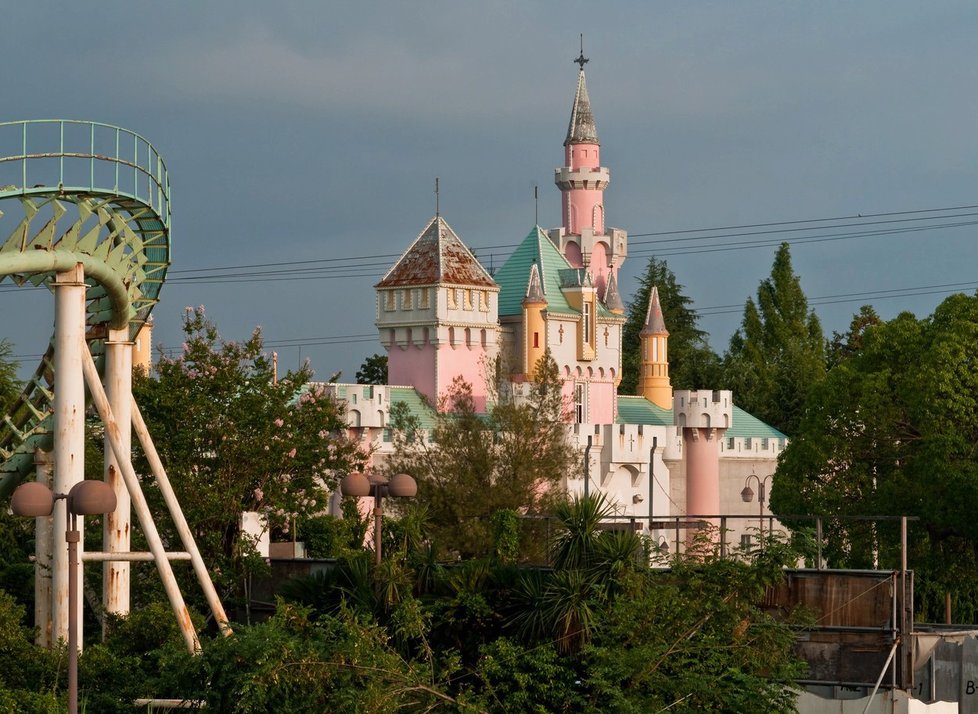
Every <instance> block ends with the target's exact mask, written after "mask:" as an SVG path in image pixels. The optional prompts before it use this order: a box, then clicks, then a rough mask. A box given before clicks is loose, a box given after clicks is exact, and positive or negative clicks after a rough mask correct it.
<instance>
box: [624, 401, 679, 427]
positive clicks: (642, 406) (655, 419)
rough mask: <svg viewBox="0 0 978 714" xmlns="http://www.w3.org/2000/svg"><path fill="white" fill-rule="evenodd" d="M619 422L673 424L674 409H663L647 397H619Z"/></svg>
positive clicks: (657, 424)
mask: <svg viewBox="0 0 978 714" xmlns="http://www.w3.org/2000/svg"><path fill="white" fill-rule="evenodd" d="M617 423H618V424H653V425H655V426H672V409H663V408H662V407H660V406H658V405H657V404H653V403H652V402H650V401H649V400H648V399H646V398H645V397H626V396H619V397H618V420H617Z"/></svg>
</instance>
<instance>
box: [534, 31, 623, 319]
mask: <svg viewBox="0 0 978 714" xmlns="http://www.w3.org/2000/svg"><path fill="white" fill-rule="evenodd" d="M574 61H575V62H577V63H578V64H579V65H580V68H581V69H580V72H578V76H577V92H576V93H575V95H574V105H573V107H572V108H571V117H570V124H569V125H568V127H567V138H566V139H565V140H564V163H565V165H564V166H563V167H561V168H559V169H556V170H555V171H554V183H556V184H557V187H558V188H559V189H560V192H561V206H562V210H563V227H562V228H555V229H553V230H552V231H550V238H551V240H552V241H553V242H554V244H555V245H557V247H558V248H560V251H561V253H563V255H564V257H565V258H567V261H568V262H569V263H570V264H571V265H573V266H574V267H576V268H582V267H583V268H588V269H589V270H590V271H591V274H592V276H593V279H594V285H595V287H596V288H597V290H598V298H599V299H600V300H602V301H603V300H604V299H605V290H606V287H607V285H608V276H609V275H610V274H611V273H614V272H615V271H617V270H618V267H619V266H620V265H621V264H622V262H623V261H624V260H625V256H626V255H627V253H628V234H627V233H626V232H625V231H623V230H620V229H617V228H610V229H607V230H606V229H605V215H604V214H605V212H604V189H605V188H606V187H607V186H608V183H609V182H610V181H611V171H610V170H609V169H608V168H607V167H605V166H601V144H600V142H599V141H598V130H597V126H596V125H595V122H594V113H593V112H592V111H591V100H590V98H589V97H588V93H587V82H586V80H585V77H584V65H585V64H586V63H587V62H588V61H589V60H588V59H587V58H586V57H585V56H584V51H583V47H582V49H581V55H580V56H579V57H578V58H577V59H576V60H574Z"/></svg>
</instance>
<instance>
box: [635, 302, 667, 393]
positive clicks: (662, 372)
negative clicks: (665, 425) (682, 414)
mask: <svg viewBox="0 0 978 714" xmlns="http://www.w3.org/2000/svg"><path fill="white" fill-rule="evenodd" d="M639 335H640V336H641V339H642V366H641V370H640V372H639V379H638V393H639V396H642V397H645V398H646V399H648V400H649V401H650V402H652V403H653V404H656V405H658V406H660V407H662V408H663V409H672V384H671V383H670V382H669V354H668V345H669V330H667V329H666V323H665V320H663V319H662V306H661V305H660V304H659V290H658V288H656V287H653V288H652V293H651V294H650V295H649V310H648V313H647V315H646V317H645V327H643V328H642V331H641V332H640V333H639Z"/></svg>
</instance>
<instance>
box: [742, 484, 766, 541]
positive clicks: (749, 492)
mask: <svg viewBox="0 0 978 714" xmlns="http://www.w3.org/2000/svg"><path fill="white" fill-rule="evenodd" d="M751 479H754V480H755V481H756V482H757V504H758V507H759V509H760V510H759V514H760V525H761V531H760V533H761V547H762V548H763V547H764V494H765V489H764V486H765V485H766V484H767V483H768V482H769V481H770V480H771V474H768V475H767V476H765V477H764V478H761V477H760V476H758V475H757V474H751V475H750V476H748V477H747V479H746V480H745V481H744V490H743V491H741V492H740V497H741V498H742V499H743V501H744V503H750V502H751V501H753V500H754V489H752V488H751V487H750V480H751Z"/></svg>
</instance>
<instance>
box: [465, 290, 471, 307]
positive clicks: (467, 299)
mask: <svg viewBox="0 0 978 714" xmlns="http://www.w3.org/2000/svg"><path fill="white" fill-rule="evenodd" d="M464 307H465V309H466V310H471V309H472V290H471V289H469V288H466V289H465V303H464Z"/></svg>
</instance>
